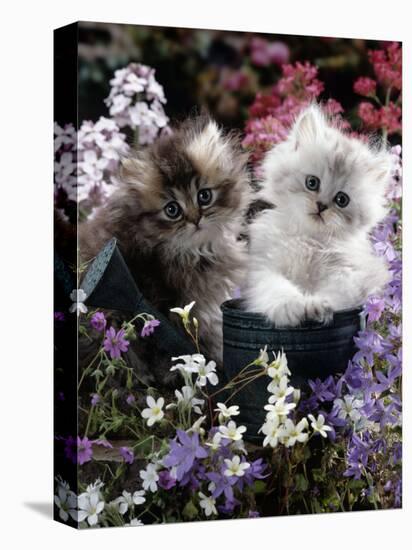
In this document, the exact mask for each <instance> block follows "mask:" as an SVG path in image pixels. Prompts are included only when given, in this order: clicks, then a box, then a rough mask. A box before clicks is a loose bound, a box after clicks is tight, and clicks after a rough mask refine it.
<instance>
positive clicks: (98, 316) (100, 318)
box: [90, 311, 106, 332]
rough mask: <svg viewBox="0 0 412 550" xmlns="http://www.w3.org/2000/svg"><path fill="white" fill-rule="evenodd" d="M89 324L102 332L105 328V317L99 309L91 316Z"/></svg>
mask: <svg viewBox="0 0 412 550" xmlns="http://www.w3.org/2000/svg"><path fill="white" fill-rule="evenodd" d="M90 324H91V326H92V327H93V328H94V329H95V330H97V332H103V331H104V329H105V328H106V317H105V316H104V313H102V312H101V311H96V313H95V314H94V315H92V318H91V319H90Z"/></svg>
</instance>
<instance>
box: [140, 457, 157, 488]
mask: <svg viewBox="0 0 412 550" xmlns="http://www.w3.org/2000/svg"><path fill="white" fill-rule="evenodd" d="M139 475H140V478H141V479H142V480H143V489H144V490H145V491H151V492H152V493H155V492H156V491H157V482H158V481H159V476H158V475H157V471H156V465H155V464H152V463H151V462H149V464H148V465H147V466H146V470H140V472H139Z"/></svg>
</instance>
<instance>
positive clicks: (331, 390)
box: [309, 376, 336, 403]
mask: <svg viewBox="0 0 412 550" xmlns="http://www.w3.org/2000/svg"><path fill="white" fill-rule="evenodd" d="M309 386H310V388H311V390H312V392H313V394H314V395H315V396H316V398H317V400H318V401H320V402H321V403H323V402H324V401H333V400H334V399H335V397H336V387H335V382H334V380H333V376H328V378H327V379H326V380H325V381H324V382H322V381H321V380H320V378H316V380H309Z"/></svg>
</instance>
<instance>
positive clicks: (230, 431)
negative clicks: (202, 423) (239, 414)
mask: <svg viewBox="0 0 412 550" xmlns="http://www.w3.org/2000/svg"><path fill="white" fill-rule="evenodd" d="M219 431H220V433H221V434H222V437H225V438H226V439H231V440H232V441H239V439H242V437H243V436H242V434H243V433H244V432H245V431H246V426H236V422H234V421H233V420H231V421H230V422H229V423H228V425H227V426H219Z"/></svg>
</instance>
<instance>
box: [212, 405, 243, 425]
mask: <svg viewBox="0 0 412 550" xmlns="http://www.w3.org/2000/svg"><path fill="white" fill-rule="evenodd" d="M215 411H216V412H218V413H219V417H218V418H219V423H220V424H223V423H224V421H225V420H227V419H228V418H231V417H232V416H237V415H238V414H240V411H239V407H238V405H231V406H230V407H226V405H225V404H224V403H218V404H217V409H215Z"/></svg>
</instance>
